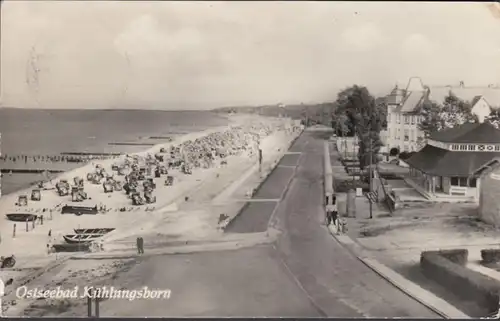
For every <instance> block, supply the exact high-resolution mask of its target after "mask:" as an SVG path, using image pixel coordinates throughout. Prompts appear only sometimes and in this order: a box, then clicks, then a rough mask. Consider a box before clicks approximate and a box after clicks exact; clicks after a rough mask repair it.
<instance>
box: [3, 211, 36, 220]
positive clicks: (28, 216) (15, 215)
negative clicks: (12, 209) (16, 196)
mask: <svg viewBox="0 0 500 321" xmlns="http://www.w3.org/2000/svg"><path fill="white" fill-rule="evenodd" d="M5 216H7V219H8V220H9V221H14V222H26V221H29V222H32V221H34V220H36V219H37V216H36V215H35V214H29V213H12V214H5Z"/></svg>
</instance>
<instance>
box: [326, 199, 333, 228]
mask: <svg viewBox="0 0 500 321" xmlns="http://www.w3.org/2000/svg"><path fill="white" fill-rule="evenodd" d="M333 210H334V208H333V205H332V204H328V205H327V206H326V226H330V224H332V223H333Z"/></svg>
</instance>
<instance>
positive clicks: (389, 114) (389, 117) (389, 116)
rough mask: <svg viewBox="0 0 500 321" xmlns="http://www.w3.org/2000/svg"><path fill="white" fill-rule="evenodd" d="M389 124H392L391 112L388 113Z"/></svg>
mask: <svg viewBox="0 0 500 321" xmlns="http://www.w3.org/2000/svg"><path fill="white" fill-rule="evenodd" d="M387 122H388V123H390V122H391V112H388V113H387Z"/></svg>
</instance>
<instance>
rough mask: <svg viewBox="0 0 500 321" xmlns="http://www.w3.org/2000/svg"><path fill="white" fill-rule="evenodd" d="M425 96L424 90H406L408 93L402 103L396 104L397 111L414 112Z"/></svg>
mask: <svg viewBox="0 0 500 321" xmlns="http://www.w3.org/2000/svg"><path fill="white" fill-rule="evenodd" d="M425 96H426V95H425V91H410V92H408V95H406V97H405V99H404V100H403V103H402V104H400V105H399V106H398V108H397V111H398V112H401V113H411V112H414V111H415V110H416V109H417V107H419V105H420V103H421V102H422V101H423V99H424V98H425Z"/></svg>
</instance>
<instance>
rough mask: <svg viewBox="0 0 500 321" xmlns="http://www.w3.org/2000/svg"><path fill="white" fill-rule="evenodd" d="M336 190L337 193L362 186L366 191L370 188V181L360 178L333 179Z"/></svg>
mask: <svg viewBox="0 0 500 321" xmlns="http://www.w3.org/2000/svg"><path fill="white" fill-rule="evenodd" d="M333 185H334V190H335V192H336V193H347V192H348V191H349V190H352V189H354V190H355V189H356V188H361V189H363V191H364V192H368V191H369V190H370V186H369V184H368V183H365V182H362V181H360V180H337V179H334V180H333Z"/></svg>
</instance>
